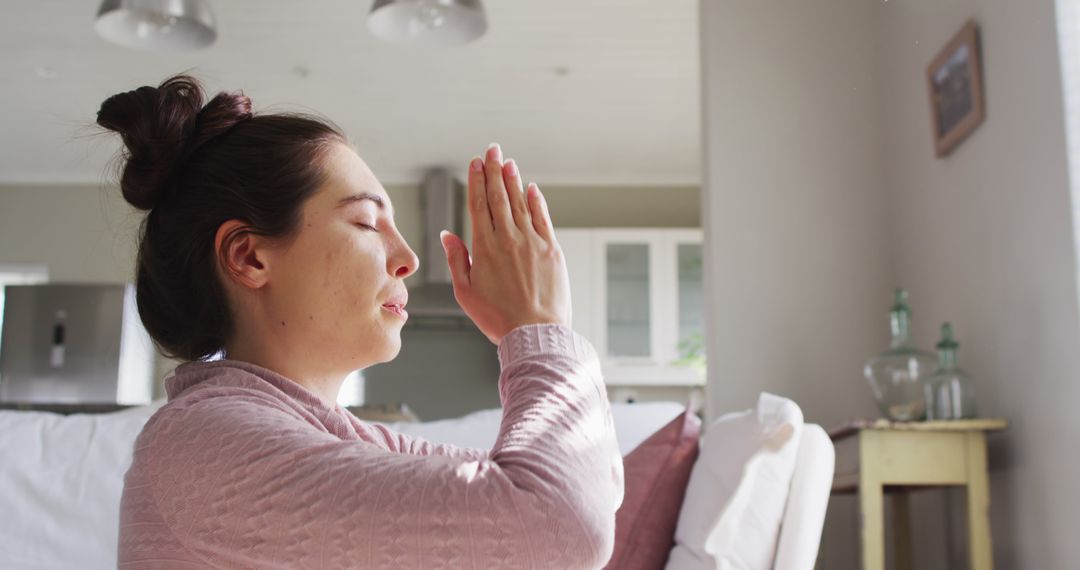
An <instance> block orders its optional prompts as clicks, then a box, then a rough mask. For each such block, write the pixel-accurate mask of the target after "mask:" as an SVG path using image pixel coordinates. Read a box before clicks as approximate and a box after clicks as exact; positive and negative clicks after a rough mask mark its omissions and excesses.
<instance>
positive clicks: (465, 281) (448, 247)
mask: <svg viewBox="0 0 1080 570" xmlns="http://www.w3.org/2000/svg"><path fill="white" fill-rule="evenodd" d="M439 241H441V242H442V246H443V250H444V251H445V252H446V262H447V263H448V264H449V265H450V278H451V279H452V280H453V282H454V289H458V288H462V289H464V288H467V287H468V286H469V284H470V281H469V272H470V271H471V270H472V264H471V263H470V262H469V251H468V249H467V248H466V247H465V242H464V241H462V240H461V238H459V237H457V236H456V235H454V234H452V233H450V232H448V231H446V230H443V231H441V232H439Z"/></svg>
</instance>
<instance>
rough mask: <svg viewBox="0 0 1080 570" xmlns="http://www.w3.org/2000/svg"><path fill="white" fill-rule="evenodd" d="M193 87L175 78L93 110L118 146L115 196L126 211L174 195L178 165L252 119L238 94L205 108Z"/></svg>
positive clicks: (188, 80) (200, 93) (151, 205)
mask: <svg viewBox="0 0 1080 570" xmlns="http://www.w3.org/2000/svg"><path fill="white" fill-rule="evenodd" d="M203 100H204V94H203V89H202V86H201V85H200V84H199V82H198V81H197V80H196V79H195V78H193V77H191V76H188V75H175V76H173V77H170V78H169V79H166V80H165V81H164V82H162V83H161V85H159V86H158V87H149V86H144V87H139V88H138V89H135V90H133V91H126V92H124V93H117V94H116V95H113V96H111V97H109V98H108V99H106V100H105V102H104V103H102V104H101V109H99V110H98V114H97V124H98V125H101V126H102V127H104V128H106V129H108V130H110V131H114V132H116V133H119V134H120V136H121V138H122V139H123V141H124V146H125V152H124V165H123V173H122V174H121V176H120V190H121V192H122V193H123V195H124V199H125V200H127V201H128V202H129V203H130V204H131V205H132V206H135V207H136V208H139V209H141V210H150V209H152V208H154V207H155V206H157V205H158V204H160V203H161V201H162V200H163V199H165V198H166V197H167V196H169V195H170V194H171V193H173V192H174V191H175V187H176V184H177V181H178V178H179V176H178V175H179V170H181V166H182V164H183V162H185V161H186V160H187V159H188V157H190V156H191V155H192V154H193V153H194V152H195V151H197V150H198V149H199V148H201V147H203V146H204V145H205V144H206V143H208V142H209V141H211V140H213V139H214V138H216V137H218V136H221V135H222V134H224V133H225V132H227V131H228V130H229V129H231V128H232V127H234V126H236V125H237V124H238V123H240V122H242V121H244V120H245V119H249V118H251V116H252V111H251V99H249V98H248V97H247V96H245V95H244V94H243V93H241V92H237V93H227V92H222V93H218V94H217V95H216V96H215V97H214V98H213V99H212V100H211V101H210V102H209V103H207V105H206V107H203Z"/></svg>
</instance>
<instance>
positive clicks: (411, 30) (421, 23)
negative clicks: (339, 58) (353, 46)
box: [368, 0, 487, 46]
mask: <svg viewBox="0 0 1080 570" xmlns="http://www.w3.org/2000/svg"><path fill="white" fill-rule="evenodd" d="M368 28H370V29H371V32H372V33H373V34H375V36H376V37H378V38H380V39H383V40H386V41H388V42H394V43H403V44H413V45H424V46H447V45H457V44H464V43H468V42H471V41H473V40H475V39H477V38H479V37H480V36H482V35H484V32H485V31H487V17H486V16H485V15H484V8H483V6H481V5H480V0H375V3H374V4H373V5H372V6H371V12H370V13H369V14H368Z"/></svg>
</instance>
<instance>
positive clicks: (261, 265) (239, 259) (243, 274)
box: [214, 220, 270, 289]
mask: <svg viewBox="0 0 1080 570" xmlns="http://www.w3.org/2000/svg"><path fill="white" fill-rule="evenodd" d="M250 228H251V226H250V225H249V224H247V223H246V222H243V221H241V220H229V221H227V222H225V223H223V224H221V226H220V227H218V230H217V234H216V235H215V236H214V253H215V255H216V256H217V260H218V265H219V266H220V267H221V269H222V272H223V274H224V276H225V277H226V278H228V279H231V280H232V281H234V282H236V283H237V284H239V285H241V286H243V287H247V288H249V289H258V288H260V287H262V286H263V285H266V283H267V282H268V281H269V280H270V267H269V264H268V263H267V262H268V260H269V255H267V250H266V245H267V244H266V240H265V239H264V238H263V236H260V235H258V234H255V233H253V232H251V231H250Z"/></svg>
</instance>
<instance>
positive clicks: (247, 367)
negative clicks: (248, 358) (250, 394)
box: [165, 358, 341, 411]
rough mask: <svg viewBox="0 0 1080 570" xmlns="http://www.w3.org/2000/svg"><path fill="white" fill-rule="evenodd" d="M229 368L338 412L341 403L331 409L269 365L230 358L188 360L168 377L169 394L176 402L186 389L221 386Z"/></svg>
mask: <svg viewBox="0 0 1080 570" xmlns="http://www.w3.org/2000/svg"><path fill="white" fill-rule="evenodd" d="M229 369H233V370H241V371H244V372H248V373H250V374H253V375H255V376H256V377H258V379H259V380H262V381H264V382H266V383H268V384H270V385H272V386H273V387H275V388H277V389H278V390H281V391H282V392H284V393H285V394H286V395H288V396H289V397H291V398H293V399H295V400H297V401H299V402H300V403H302V404H304V405H305V406H310V407H313V408H315V409H318V410H333V411H337V409H338V408H340V407H341V406H340V405H338V404H335V405H334V407H333V408H330V407H329V406H327V405H326V403H325V402H323V400H322V398H320V397H319V396H318V395H317V394H315V392H312V391H311V390H309V389H307V388H305V387H304V386H302V385H300V384H299V383H297V382H296V381H295V380H292V379H290V378H288V377H286V376H283V375H281V374H279V373H277V372H274V371H273V370H270V369H269V368H264V367H262V366H259V365H257V364H252V363H250V362H245V361H243V360H230V359H228V358H226V359H222V360H208V361H207V360H195V361H191V362H184V363H182V364H180V365H179V366H177V367H176V371H175V372H174V374H173V375H172V376H170V377H168V378H166V379H165V394H166V395H167V396H168V399H169V401H172V400H174V399H176V398H178V397H180V396H181V395H182V394H184V393H185V392H187V391H189V390H191V389H192V388H194V387H196V386H199V385H201V384H208V385H209V384H213V385H219V384H218V382H215V381H214V380H216V379H218V378H221V376H222V373H223V372H225V371H228V370H229Z"/></svg>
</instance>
